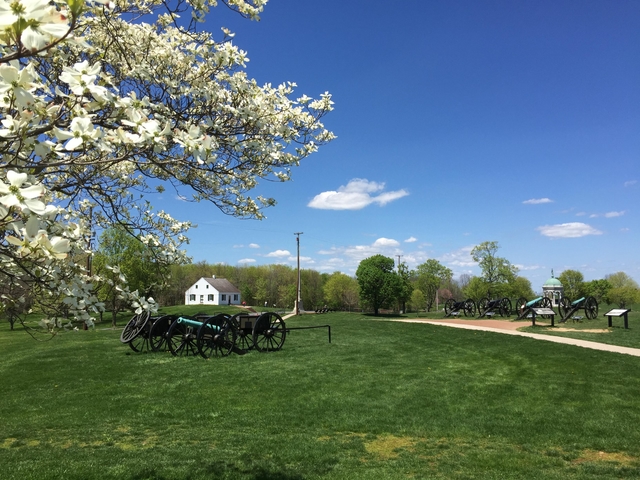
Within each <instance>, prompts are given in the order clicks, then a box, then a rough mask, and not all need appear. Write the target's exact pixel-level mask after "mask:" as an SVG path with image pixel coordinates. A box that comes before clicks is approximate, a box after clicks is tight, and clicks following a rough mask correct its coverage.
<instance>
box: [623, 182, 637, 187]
mask: <svg viewBox="0 0 640 480" xmlns="http://www.w3.org/2000/svg"><path fill="white" fill-rule="evenodd" d="M636 183H638V181H637V180H629V181H628V182H624V186H625V187H630V186H631V185H635V184H636Z"/></svg>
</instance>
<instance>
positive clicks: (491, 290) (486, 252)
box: [471, 242, 518, 297]
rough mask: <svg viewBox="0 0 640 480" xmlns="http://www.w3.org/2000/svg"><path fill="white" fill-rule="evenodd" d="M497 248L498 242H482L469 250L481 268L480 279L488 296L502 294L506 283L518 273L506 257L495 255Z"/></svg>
mask: <svg viewBox="0 0 640 480" xmlns="http://www.w3.org/2000/svg"><path fill="white" fill-rule="evenodd" d="M499 248H500V247H499V246H498V242H482V243H481V244H480V245H476V246H475V247H473V250H471V258H473V260H474V261H475V262H477V263H478V265H479V266H480V268H481V269H482V280H483V281H484V283H485V285H486V288H487V295H488V296H490V297H498V296H504V295H505V294H506V291H507V290H508V286H507V285H508V284H509V282H511V281H513V279H514V278H515V276H516V274H517V273H518V269H517V268H516V267H515V266H513V265H511V263H510V262H509V261H508V260H507V259H505V258H501V257H498V256H496V253H497V252H498V249H499Z"/></svg>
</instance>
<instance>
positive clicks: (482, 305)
mask: <svg viewBox="0 0 640 480" xmlns="http://www.w3.org/2000/svg"><path fill="white" fill-rule="evenodd" d="M487 305H489V299H488V298H481V299H480V300H479V301H478V314H480V315H482V314H483V313H487V312H486V310H487Z"/></svg>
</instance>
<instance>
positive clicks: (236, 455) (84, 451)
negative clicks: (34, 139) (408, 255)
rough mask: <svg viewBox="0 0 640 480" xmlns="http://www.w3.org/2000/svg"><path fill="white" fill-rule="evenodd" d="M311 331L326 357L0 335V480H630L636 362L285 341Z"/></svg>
mask: <svg viewBox="0 0 640 480" xmlns="http://www.w3.org/2000/svg"><path fill="white" fill-rule="evenodd" d="M185 313H186V312H185ZM192 313H196V312H192ZM605 321H606V320H605ZM327 323H328V324H330V325H331V327H332V343H331V344H329V343H328V342H327V334H326V330H322V329H318V330H305V331H292V332H291V333H290V335H288V336H287V339H286V342H285V344H284V347H283V349H282V350H281V351H278V352H272V353H264V354H261V353H257V352H250V353H248V354H246V355H243V356H239V355H231V356H229V357H226V358H221V359H211V360H204V359H202V358H194V357H188V358H174V357H172V356H171V355H170V354H168V353H159V354H152V353H144V354H136V353H134V352H132V351H131V350H130V349H129V347H128V346H127V345H123V344H121V343H120V341H119V336H120V330H113V329H108V328H102V327H101V325H100V324H98V325H97V328H96V329H95V330H89V331H82V330H81V331H68V332H62V333H60V334H59V335H57V336H56V337H54V338H53V339H51V340H49V341H46V342H37V341H34V340H32V339H31V337H29V336H28V335H27V334H26V333H25V332H24V331H23V330H21V329H19V328H18V329H16V330H15V331H13V332H10V331H9V329H8V324H5V323H2V324H0V351H1V352H2V353H3V355H2V358H1V359H0V375H1V377H0V378H1V379H2V396H1V399H2V401H1V402H0V467H1V470H0V472H1V473H0V478H3V479H136V480H141V479H167V480H168V479H190V480H195V479H212V478H213V479H254V480H258V479H273V480H294V479H296V480H297V479H320V478H326V479H406V478H442V479H463V478H464V479H467V478H479V479H485V478H486V479H492V478H509V479H511V478H522V479H532V478H533V479H535V478H540V479H567V478H569V479H573V478H576V479H602V478H640V429H638V428H637V426H638V425H639V424H640V408H639V407H640V396H639V395H638V393H639V392H640V377H639V376H638V375H637V371H638V366H639V363H640V359H639V358H637V357H631V356H627V355H620V354H613V353H608V352H599V351H592V350H587V349H584V348H578V347H572V346H566V345H559V344H553V343H545V342H541V341H536V340H532V339H529V338H520V337H511V336H507V335H500V334H496V333H488V332H475V331H467V330H460V329H453V328H446V327H442V326H432V325H424V324H405V323H395V322H389V321H385V320H380V319H376V318H374V317H370V316H365V315H361V314H346V313H331V314H325V315H305V316H302V317H299V318H296V319H291V320H289V321H288V322H287V326H296V325H314V324H327Z"/></svg>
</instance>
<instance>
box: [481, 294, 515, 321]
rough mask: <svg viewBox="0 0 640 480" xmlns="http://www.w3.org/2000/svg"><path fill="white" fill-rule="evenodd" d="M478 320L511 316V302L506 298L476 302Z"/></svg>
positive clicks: (485, 299) (484, 299)
mask: <svg viewBox="0 0 640 480" xmlns="http://www.w3.org/2000/svg"><path fill="white" fill-rule="evenodd" d="M478 313H479V315H478V318H482V317H485V316H486V317H492V316H494V315H496V314H499V315H500V316H502V317H507V316H509V315H510V314H511V300H509V299H508V298H507V297H503V298H496V299H493V300H491V299H489V298H483V299H482V300H480V301H479V302H478Z"/></svg>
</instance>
